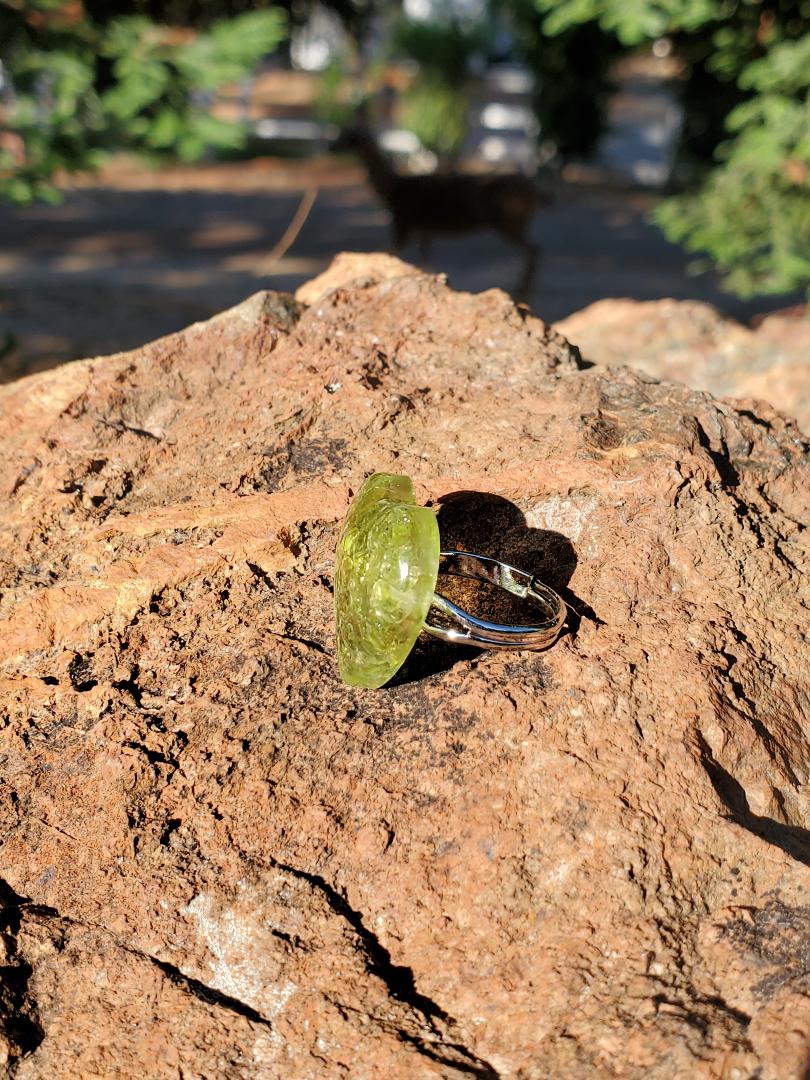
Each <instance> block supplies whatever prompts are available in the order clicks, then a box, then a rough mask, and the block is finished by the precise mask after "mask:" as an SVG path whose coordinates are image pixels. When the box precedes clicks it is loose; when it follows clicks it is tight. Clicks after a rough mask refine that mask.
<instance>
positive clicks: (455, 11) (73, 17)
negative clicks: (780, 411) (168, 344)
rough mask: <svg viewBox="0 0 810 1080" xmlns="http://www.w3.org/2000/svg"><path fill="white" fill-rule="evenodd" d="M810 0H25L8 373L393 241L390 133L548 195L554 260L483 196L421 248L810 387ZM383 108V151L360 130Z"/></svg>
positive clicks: (10, 188)
mask: <svg viewBox="0 0 810 1080" xmlns="http://www.w3.org/2000/svg"><path fill="white" fill-rule="evenodd" d="M808 25H810V0H720V2H713V0H635V2H634V3H632V4H631V3H627V2H626V0H317V2H316V0H283V2H279V3H275V4H270V3H263V2H261V0H255V2H253V3H248V2H243V0H221V2H218V0H213V2H196V0H168V2H165V3H159V2H157V0H154V2H152V0H129V2H124V0H120V2H116V0H110V2H108V0H32V2H26V0H0V380H3V381H5V380H8V379H11V378H16V377H18V376H19V375H22V374H25V373H28V372H31V371H35V370H39V369H42V368H44V367H48V366H52V365H53V364H55V363H59V362H61V361H63V360H68V359H72V358H76V357H81V356H93V355H100V354H104V353H108V352H113V351H118V350H122V349H127V348H130V347H134V346H137V345H140V344H142V343H143V342H145V341H147V340H149V339H151V338H154V337H157V336H159V335H161V334H164V333H167V332H169V331H172V330H176V329H179V328H180V327H182V326H184V325H187V324H188V323H190V322H193V321H195V320H198V319H202V318H206V317H207V316H209V315H211V314H213V313H214V312H216V311H219V310H221V309H223V308H225V307H227V306H229V305H230V304H232V303H235V302H237V301H239V300H241V299H242V298H244V297H245V296H246V295H248V294H249V293H251V292H253V291H255V290H256V289H258V288H273V289H285V290H290V289H294V288H295V287H296V286H297V285H299V284H300V283H301V282H303V281H304V280H306V279H308V278H310V277H312V276H314V275H315V274H317V273H319V272H320V271H321V270H323V269H324V268H325V267H326V266H327V265H328V263H329V262H330V260H331V258H332V257H333V256H334V255H335V254H336V253H337V252H339V251H343V250H350V251H381V250H382V251H384V250H392V242H393V240H392V232H391V214H390V205H387V204H386V200H385V198H384V197H381V194H380V192H381V191H383V188H384V186H385V185H384V183H383V184H382V185H381V183H380V177H379V176H377V177H376V189H377V190H375V185H374V183H373V182H371V181H374V179H375V177H374V163H373V161H372V162H371V164H372V175H371V177H369V172H368V167H369V164H370V160H369V152H370V151H368V146H369V145H371V146H373V147H374V148H375V150H377V152H378V157H377V158H376V159H375V160H377V170H378V172H379V169H380V168H383V169H388V170H394V171H395V172H396V173H397V174H401V175H432V176H434V177H436V178H437V182H439V183H444V182H446V183H447V184H450V185H452V184H453V183H454V182H456V178H457V177H458V174H463V175H465V176H478V177H487V176H491V175H492V174H500V173H504V174H514V173H519V174H521V175H522V176H524V177H526V178H530V179H531V181H532V182H533V184H534V185H535V186H536V188H537V190H538V191H539V192H540V193H541V196H542V197H541V198H540V199H539V201H538V208H537V212H536V213H535V214H534V216H533V218H531V220H530V222H529V223H528V225H527V226H526V229H525V234H526V235H525V236H523V237H522V238H521V237H519V238H518V241H519V242H520V241H521V240H524V241H527V242H528V243H530V244H532V245H536V246H537V247H538V248H539V250H540V256H539V260H538V263H537V266H536V268H535V271H534V273H533V274H531V275H530V276H529V278H528V279H527V278H526V276H525V275H524V274H522V272H521V268H522V265H523V254H522V252H521V249H520V246H519V243H518V244H515V243H510V242H509V240H508V239H506V238H505V237H504V236H503V235H501V234H498V233H497V232H492V231H487V230H486V229H485V228H482V229H473V228H472V226H473V225H475V224H476V222H474V221H472V220H471V221H470V222H469V224H470V226H471V227H470V229H468V230H467V229H464V228H460V227H458V223H456V225H457V231H455V232H452V233H448V234H446V235H445V234H439V235H437V236H435V237H434V238H433V240H432V243H431V245H430V248H429V250H427V249H426V245H424V244H420V243H418V242H417V241H418V236H417V235H416V234H414V235H413V236H411V237H410V242H409V243H408V244H407V245H406V246H405V248H404V250H403V251H401V252H400V254H401V255H402V257H403V258H405V259H407V260H408V261H412V262H416V263H418V264H419V265H421V266H423V267H424V268H425V269H428V270H431V271H435V272H443V273H446V274H447V276H448V278H449V280H450V283H451V284H452V285H453V286H454V287H455V288H459V289H467V290H471V291H479V290H482V289H486V288H490V287H496V286H497V287H500V288H503V289H506V290H507V291H510V292H511V293H512V294H513V295H516V296H517V297H518V298H519V299H522V300H525V301H527V302H528V303H529V304H530V305H531V307H532V309H533V310H534V312H535V313H537V314H538V315H540V316H541V317H543V318H544V319H546V320H547V321H555V320H563V322H562V327H563V329H564V330H567V331H568V332H569V336H570V337H571V338H572V340H575V341H578V342H580V343H584V344H585V345H586V346H587V347H586V352H587V353H589V354H590V355H591V357H592V358H593V359H596V360H602V359H607V360H611V361H613V360H628V361H630V360H634V359H636V358H637V354H639V352H640V353H641V354H644V356H649V355H651V354H652V353H653V352H655V351H656V349H657V351H658V353H661V354H666V355H667V356H668V357H669V360H667V361H666V362H665V363H663V365H662V364H661V363H659V373H663V374H665V375H672V374H673V373H674V374H675V376H676V377H684V378H687V381H688V380H689V379H690V378H691V376H690V375H689V373H688V372H687V373H686V374H684V372H686V370H687V368H688V364H686V365H684V363H683V362H682V361H683V355H682V352H683V348H684V347H689V346H690V343H691V344H692V345H694V346H695V348H697V350H698V352H697V354H696V359H695V360H694V363H693V366H694V365H697V367H698V368H701V365H702V370H703V375H702V376H700V377H698V376H695V377H694V379H693V381H696V382H697V383H701V380H702V383H703V384H705V385H707V386H708V387H709V388H710V389H713V390H714V391H715V392H721V393H729V392H735V391H737V390H739V388H740V385H741V384H740V379H739V378H737V375H738V374H739V372H738V373H737V375H735V371H734V370H732V369H733V368H734V366H735V364H736V365H737V367H738V368H739V367H740V366H741V365H742V367H744V368H745V371H744V373H743V374H744V375H745V378H747V379H748V384H750V383H751V379H753V380H754V383H753V384H752V385H756V386H759V387H760V389H762V388H763V387H765V384H766V383H767V382H769V381H770V382H771V383H774V384H775V383H776V382H778V380H779V378H780V377H781V378H783V381H784V378H785V377H787V381H788V383H789V384H790V390H789V394H790V395H792V399H791V400H793V399H795V401H794V405H793V407H792V411H793V412H800V411H801V410H802V409H803V408H805V405H806V407H807V409H808V410H810V404H807V403H806V402H805V403H804V404H802V400H803V398H804V397H805V396H806V395H807V394H808V393H809V392H810V390H809V388H808V383H807V375H808V372H810V367H808V366H807V365H808V364H810V337H808V336H807V326H808V317H807V306H806V300H807V294H808V288H809V287H810V34H808V32H807V28H808ZM358 127H362V130H363V132H365V134H366V135H367V136H368V137H369V139H370V142H369V143H367V152H366V153H365V154H363V153H360V154H358V153H357V152H356V150H355V151H352V150H350V149H344V150H341V151H335V150H334V148H333V147H334V144H335V142H336V140H337V137H338V135H339V134H340V132H341V131H342V130H344V129H346V128H355V129H357V128H358ZM338 145H340V143H338ZM379 155H381V157H380V156H379ZM380 161H381V162H382V163H383V164H382V165H380V164H379V162H380ZM442 178H443V179H442ZM450 190H451V192H452V190H453V189H452V187H451V188H450ZM489 190H490V194H489V195H488V196H487V197H488V198H494V196H492V194H491V192H492V189H489ZM383 195H384V192H383ZM480 217H481V214H479V218H480ZM483 217H484V218H486V214H484V215H483ZM462 224H463V223H462ZM477 224H479V225H480V224H482V221H481V220H479V221H478V222H477ZM483 224H484V225H486V224H487V222H486V220H483ZM606 298H627V299H629V300H630V301H636V302H639V301H642V302H643V301H659V300H661V299H662V298H674V299H675V300H687V299H688V300H693V301H701V302H707V303H709V304H711V305H714V308H716V309H717V310H716V311H712V310H711V309H708V308H704V307H702V306H701V304H700V303H696V304H694V305H692V306H691V307H690V306H687V307H685V308H684V307H683V306H678V305H669V306H667V305H665V304H664V305H662V304H643V303H642V304H640V305H639V304H630V305H624V306H622V305H621V304H618V305H617V304H614V305H613V306H611V307H608V308H605V307H604V302H606ZM597 301H601V302H603V303H602V304H600V305H598V306H597V307H596V308H592V309H591V310H590V312H582V309H585V308H587V307H588V305H592V304H594V302H597ZM580 312H582V313H581V314H576V313H580ZM773 312H780V314H779V315H773V316H771V318H770V319H768V318H765V316H767V315H768V313H773ZM728 317H730V318H733V319H735V320H739V321H740V322H742V323H743V324H746V325H752V326H754V327H756V326H760V327H761V328H764V329H765V334H764V337H765V339H767V340H763V336H762V333H759V336H757V335H755V334H752V333H751V332H749V331H748V330H746V331H745V332H746V333H747V334H748V337H743V336H741V334H742V328H739V327H736V326H735V327H733V328H732V330H733V333H731V337H729V333H730V331H729V330H728V324H727V323H726V321H725V320H726V318H728ZM763 320H764V321H763ZM724 334H725V337H724ZM734 335H736V337H735V336H734ZM755 338H756V340H757V341H758V342H759V345H758V346H757V347H756V348H754V346H753V342H754V340H755ZM693 339H694V340H693ZM732 339H733V340H732ZM730 341H731V344H729V342H730ZM797 343H798V344H797ZM679 349H680V350H681V352H680V353H679V352H678V350H679ZM735 349H736V350H737V351H736V352H735ZM740 349H742V353H744V354H745V355H744V356H743V358H742V359H740V356H741V355H742V354H741V353H740ZM746 349H747V351H746ZM645 350H646V353H645ZM667 350H668V351H667ZM673 350H674V351H673ZM701 350H702V351H701ZM780 350H781V351H780ZM693 351H694V350H693ZM644 356H642V359H644ZM673 357H675V360H674V361H673ZM679 358H680V359H679ZM774 358H775V359H774ZM679 362H680V363H681V367H680V368H679V367H678V363H679ZM673 363H674V367H673ZM667 364H668V365H669V366H667ZM774 365H775V366H776V367H777V368H779V369H780V371H781V375H780V373H779V372H776V373H774V370H772V369H774ZM645 366H647V367H652V368H655V362H654V361H652V360H649V359H648V362H647V363H646V364H645ZM788 369H789V370H788ZM785 370H788V375H787V376H785ZM735 379H736V381H735ZM712 380H714V381H712ZM757 380H758V381H757ZM743 382H745V380H744V379H743ZM748 384H745V385H746V386H747V385H748ZM729 388H730V389H729ZM749 388H750V387H749ZM743 389H745V386H743ZM763 393H765V390H763ZM774 393H775V397H776V398H779V394H780V393H781V391H775V392H774ZM772 396H774V395H772ZM777 404H781V401H777ZM809 415H810V414H809Z"/></svg>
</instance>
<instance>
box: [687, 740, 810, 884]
mask: <svg viewBox="0 0 810 1080" xmlns="http://www.w3.org/2000/svg"><path fill="white" fill-rule="evenodd" d="M698 739H699V749H700V755H701V760H702V762H703V767H704V768H705V770H706V772H707V773H708V775H709V779H710V780H711V782H712V787H713V788H714V790H715V791H716V792H717V794H718V796H719V797H720V800H721V801H722V803H723V805H724V806H725V808H726V810H727V811H728V814H729V817H730V818H731V820H732V821H734V822H736V824H737V825H741V826H742V828H743V829H747V830H748V831H749V832H751V833H753V834H754V836H758V837H759V838H760V840H765V841H767V842H768V843H769V844H773V845H774V846H775V847H778V848H781V850H782V851H784V852H785V853H786V854H788V855H790V856H791V857H792V858H794V859H797V860H798V861H799V862H801V863H804V865H805V866H810V829H803V828H802V827H801V826H800V825H783V824H782V822H780V821H774V820H773V818H767V817H762V816H761V815H760V814H755V813H754V812H753V811H752V810H751V808H750V806H749V805H748V796H747V795H746V793H745V788H744V787H743V786H742V784H741V783H740V782H739V780H736V779H735V778H734V777H733V776H732V775H731V773H730V772H727V771H726V769H724V768H723V766H722V765H721V764H720V762H719V761H717V759H716V758H715V756H714V754H713V753H712V751H711V748H710V747H709V744H708V743H707V742H706V741H705V739H704V738H703V737H702V736H701V735H699V736H698Z"/></svg>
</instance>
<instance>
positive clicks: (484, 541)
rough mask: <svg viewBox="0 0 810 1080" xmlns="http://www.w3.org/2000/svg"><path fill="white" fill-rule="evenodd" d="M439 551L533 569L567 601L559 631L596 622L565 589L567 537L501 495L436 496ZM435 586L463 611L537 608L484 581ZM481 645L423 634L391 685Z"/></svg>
mask: <svg viewBox="0 0 810 1080" xmlns="http://www.w3.org/2000/svg"><path fill="white" fill-rule="evenodd" d="M438 521H439V533H440V535H441V544H442V550H443V551H448V550H458V551H472V552H475V553H476V554H478V555H489V556H490V557H491V558H494V559H500V560H501V562H505V563H510V564H511V565H512V566H517V567H518V568H519V569H521V570H527V571H531V573H533V574H536V575H537V576H538V577H539V578H540V580H541V581H543V582H545V584H546V585H550V586H551V588H552V589H554V590H555V592H557V593H558V594H559V595H560V596H561V597H562V598H563V600H564V601H565V603H566V604H567V605H568V618H567V620H566V627H565V629H564V630H563V634H566V633H568V634H571V635H575V634H576V632H577V630H578V628H579V624H580V622H581V620H582V619H583V618H586V619H590V620H592V621H593V622H595V623H597V624H599V623H600V620H599V619H598V618H597V616H596V614H595V612H594V611H593V610H592V608H590V607H589V606H588V605H587V604H584V603H583V602H582V601H581V600H580V599H579V598H578V597H577V596H576V595H575V594H574V593H573V592H572V591H571V590H570V589H569V588H568V582H569V581H570V580H571V576H572V575H573V573H574V570H575V569H576V565H577V556H576V552H575V551H574V547H573V545H572V543H571V541H570V540H569V539H568V537H566V536H563V535H562V533H558V532H553V531H551V530H549V529H533V528H531V527H530V526H529V525H527V524H526V519H525V517H524V516H523V512H522V511H521V510H520V509H519V508H518V507H517V506H515V504H514V503H513V502H510V501H509V500H508V499H504V498H502V497H501V496H500V495H490V494H487V493H485V492H481V491H454V492H452V493H451V494H449V495H445V496H443V497H442V498H441V499H440V500H439V513H438ZM439 591H440V592H441V593H442V594H443V595H444V596H446V597H447V598H448V599H450V600H452V601H454V603H456V604H459V605H460V606H461V607H463V608H464V609H465V610H466V611H469V612H470V613H471V614H473V615H476V616H478V617H479V618H486V619H489V620H492V621H494V622H503V623H522V622H531V621H532V619H533V617H534V616H535V615H536V609H535V608H533V607H532V606H531V605H529V604H527V603H526V602H525V601H522V600H520V599H519V598H518V597H516V596H512V595H510V594H509V593H506V592H504V591H503V590H502V589H499V588H497V587H495V586H491V585H488V584H486V583H485V582H481V581H476V582H472V581H470V580H468V579H465V578H457V577H449V576H446V575H442V574H440V575H439ZM481 655H482V651H481V650H480V649H476V648H473V647H470V646H466V645H453V644H451V643H449V642H445V641H441V640H440V639H438V638H432V637H430V636H429V635H428V634H422V635H421V636H420V638H419V640H418V641H417V643H416V645H415V646H414V649H413V651H412V652H411V654H410V656H409V657H408V659H407V661H406V662H405V664H404V665H403V666H402V667H401V668H400V670H399V671H398V672H397V674H396V675H395V676H394V678H393V679H392V680H391V682H389V683H388V686H389V687H395V686H401V685H402V684H403V683H409V682H414V681H415V680H418V679H424V678H427V677H428V676H430V675H436V674H438V673H440V672H442V671H447V670H449V669H450V668H451V667H453V666H454V665H455V664H458V663H460V662H462V661H469V660H475V659H476V658H477V657H480V656H481Z"/></svg>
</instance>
